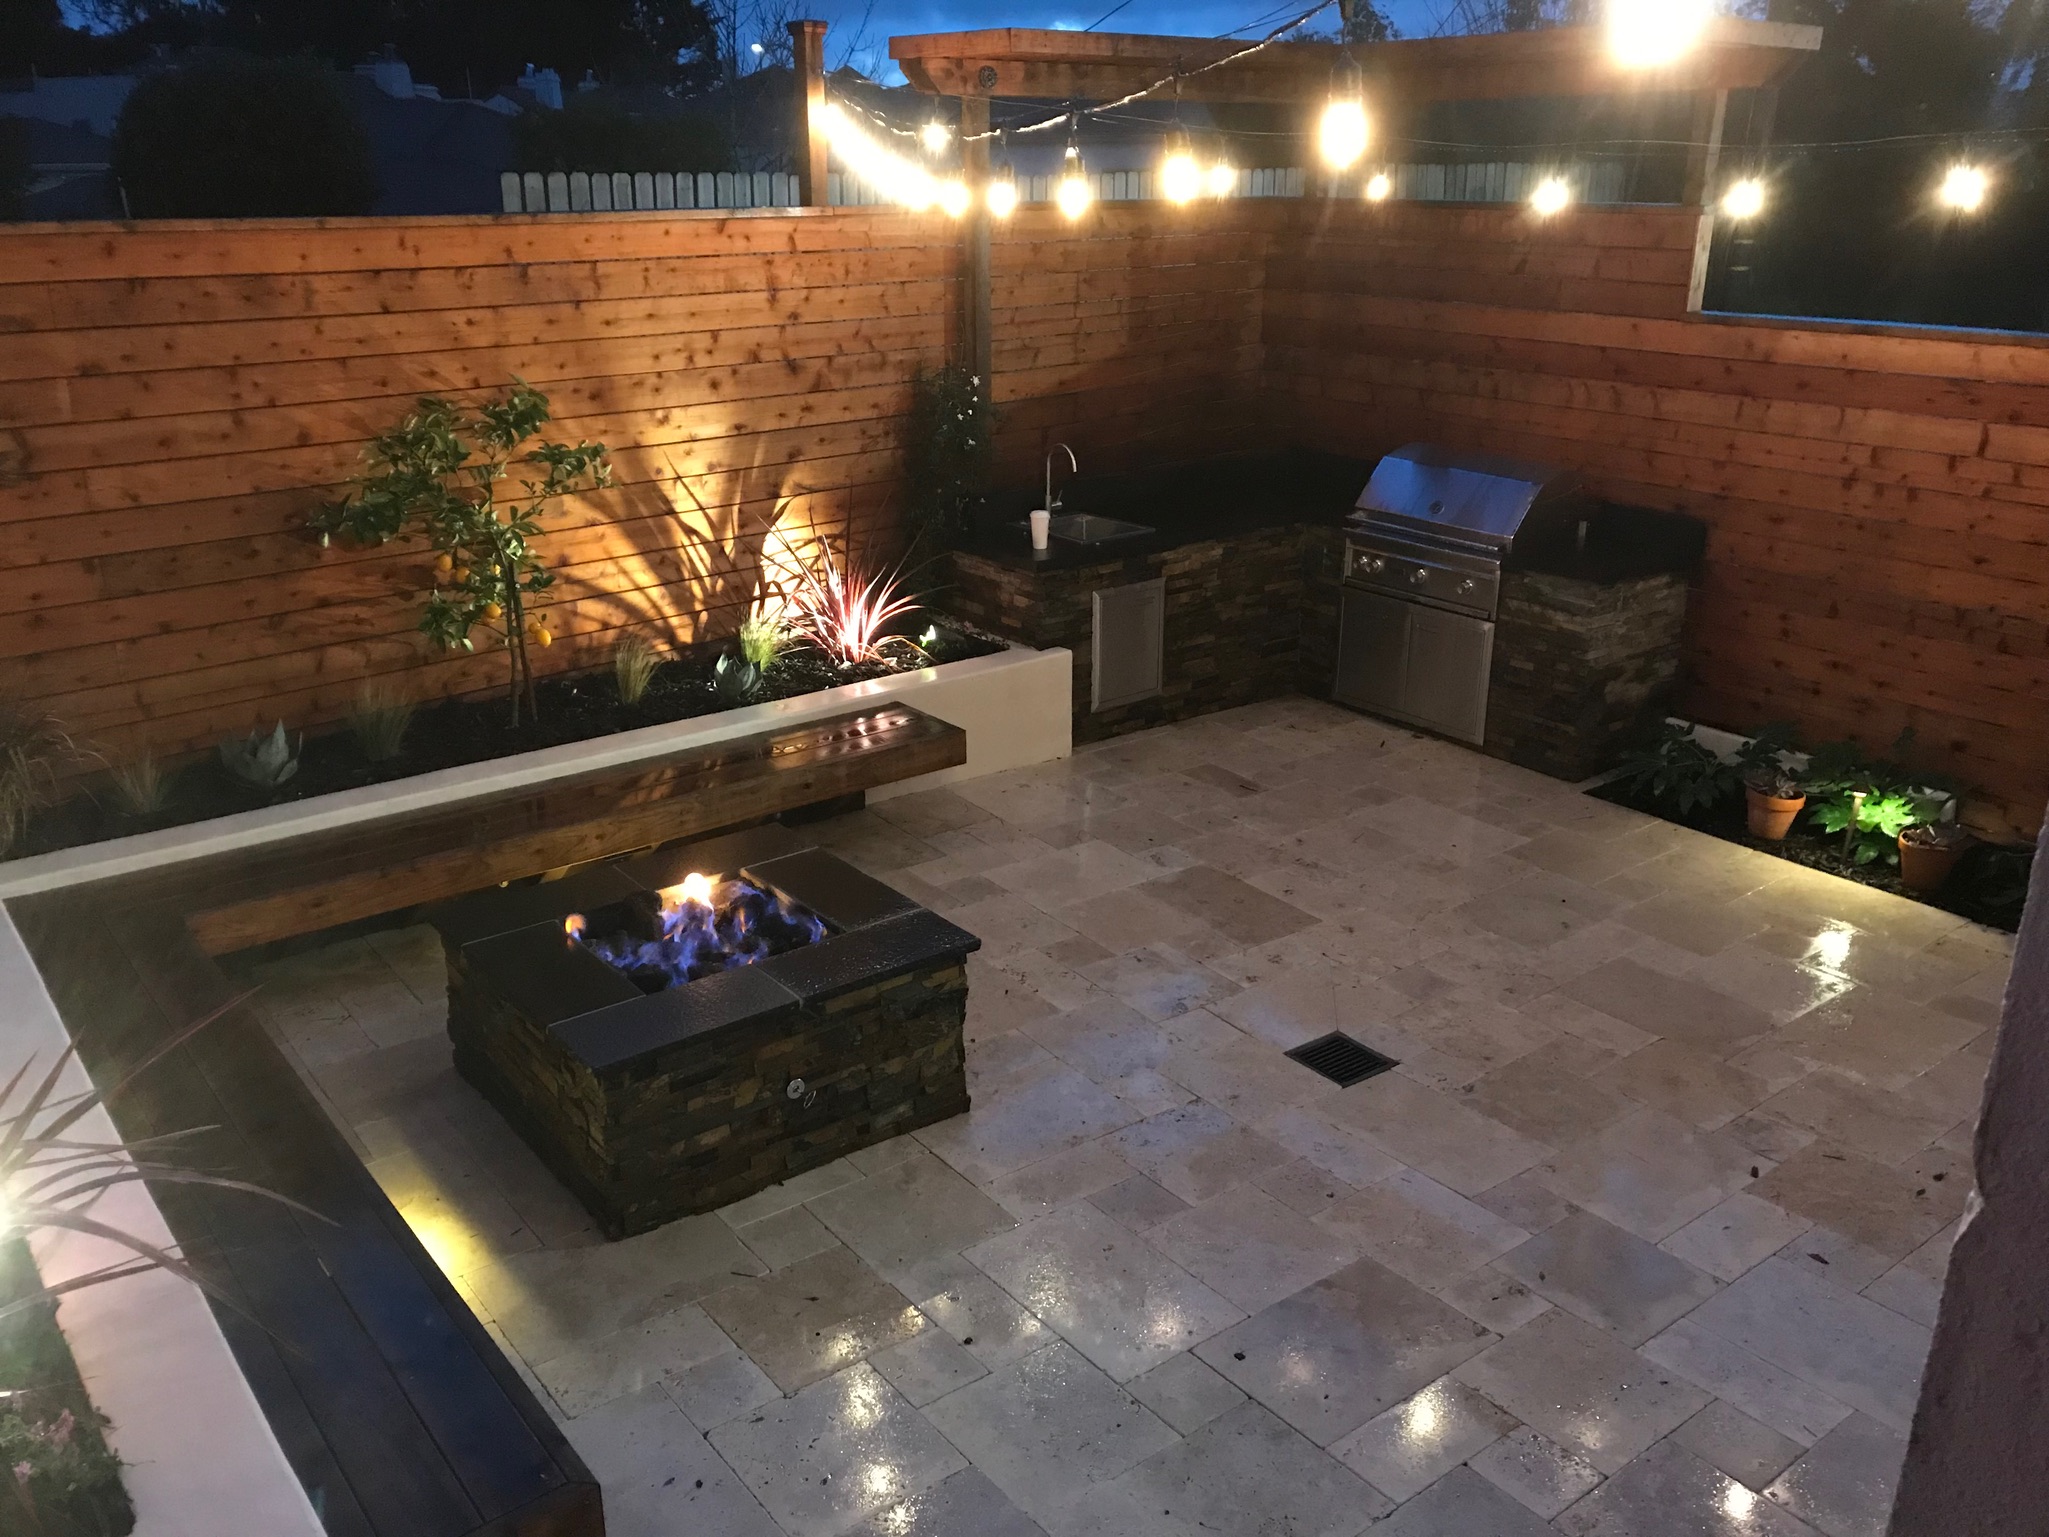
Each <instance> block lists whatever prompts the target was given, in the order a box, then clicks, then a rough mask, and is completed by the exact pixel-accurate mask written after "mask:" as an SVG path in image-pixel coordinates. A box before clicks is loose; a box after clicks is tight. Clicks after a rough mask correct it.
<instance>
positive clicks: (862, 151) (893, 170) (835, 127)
mask: <svg viewBox="0 0 2049 1537" xmlns="http://www.w3.org/2000/svg"><path fill="white" fill-rule="evenodd" d="M818 124H819V126H820V127H821V128H822V129H824V131H825V142H826V144H827V146H828V147H829V148H830V149H831V150H832V152H833V154H835V155H837V156H838V157H839V159H840V163H841V164H842V165H844V166H845V167H846V168H847V169H848V170H850V171H852V172H853V173H854V175H855V176H857V177H858V178H860V179H861V180H862V181H864V182H866V183H868V185H869V186H871V187H873V188H874V189H875V190H876V191H877V192H879V193H881V194H882V195H883V197H885V198H886V199H888V200H889V201H890V202H892V203H900V204H902V205H903V206H904V207H906V208H909V209H913V210H920V211H922V210H924V209H927V208H931V207H933V206H935V205H937V206H938V207H939V208H941V209H942V210H944V211H945V212H946V213H948V214H951V215H952V216H953V217H954V218H959V217H960V216H961V215H962V214H964V213H966V212H967V211H968V204H969V202H970V201H971V199H970V197H969V195H968V189H967V187H966V186H965V185H964V184H963V183H961V182H959V181H946V182H941V181H940V180H939V178H937V177H936V176H934V175H933V174H932V173H931V172H930V171H928V170H926V169H925V168H924V167H923V166H921V165H918V164H916V163H914V162H913V161H910V160H907V159H905V158H904V157H903V156H902V155H899V154H897V153H896V152H895V151H894V150H891V149H886V148H884V147H883V146H882V145H880V144H878V143H876V142H875V140H873V139H872V138H870V137H869V136H868V135H867V134H866V133H864V132H863V131H862V130H861V129H860V128H859V127H858V126H856V124H855V122H854V120H853V119H852V118H851V117H849V116H848V115H847V113H846V112H845V110H844V109H842V108H841V107H840V106H839V104H838V103H837V102H830V101H829V102H827V103H826V104H825V105H824V106H823V107H821V108H819V111H818Z"/></svg>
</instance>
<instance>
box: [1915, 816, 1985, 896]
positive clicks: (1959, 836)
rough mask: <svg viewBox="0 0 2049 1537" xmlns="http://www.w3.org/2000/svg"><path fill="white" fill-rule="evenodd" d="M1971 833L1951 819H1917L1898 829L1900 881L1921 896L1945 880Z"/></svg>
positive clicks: (1943, 883) (1935, 888)
mask: <svg viewBox="0 0 2049 1537" xmlns="http://www.w3.org/2000/svg"><path fill="white" fill-rule="evenodd" d="M1970 846H1971V835H1970V834H1969V833H1967V832H1965V831H1964V830H1963V829H1962V828H1961V827H1959V826H1958V825H1957V824H1956V823H1955V822H1953V821H1934V820H1930V821H1926V822H1916V823H1915V824H1914V825H1913V826H1911V827H1904V828H1901V829H1900V884H1901V885H1902V886H1905V887H1906V888H1907V890H1909V891H1912V892H1915V893H1918V894H1919V895H1922V896H1928V895H1932V894H1933V893H1935V892H1937V891H1940V890H1941V889H1942V888H1943V886H1944V885H1945V884H1947V883H1948V881H1949V878H1950V875H1951V873H1952V872H1953V871H1954V870H1955V869H1956V867H1957V861H1958V860H1959V859H1962V858H1963V857H1964V851H1965V850H1966V849H1968V848H1969V847H1970Z"/></svg>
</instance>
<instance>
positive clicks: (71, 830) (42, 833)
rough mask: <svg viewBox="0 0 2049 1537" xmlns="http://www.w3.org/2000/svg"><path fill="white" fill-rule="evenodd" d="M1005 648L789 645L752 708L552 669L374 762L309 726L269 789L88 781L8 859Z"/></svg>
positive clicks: (341, 736) (451, 707) (688, 682)
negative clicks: (140, 794)
mask: <svg viewBox="0 0 2049 1537" xmlns="http://www.w3.org/2000/svg"><path fill="white" fill-rule="evenodd" d="M1005 645H1006V643H1005V642H1003V641H1001V640H998V639H995V638H993V637H990V636H986V635H982V634H980V633H978V632H976V631H975V630H973V629H972V628H969V627H967V626H963V625H948V626H947V627H946V628H944V629H939V630H937V631H936V633H935V634H934V637H933V638H932V639H931V640H930V641H929V643H928V644H927V645H926V647H925V651H926V659H925V660H922V661H912V660H910V659H908V658H907V659H906V660H905V661H904V662H902V663H898V662H894V661H890V662H876V663H872V664H868V665H864V666H860V667H854V668H838V667H834V666H832V665H831V664H830V663H828V662H827V661H826V660H825V659H824V658H823V657H821V656H819V655H818V654H817V653H815V652H811V651H807V650H792V651H789V652H786V653H785V654H784V655H783V656H782V657H780V658H779V659H778V660H777V661H776V662H775V663H774V665H773V666H772V667H771V668H770V669H769V672H768V674H767V677H766V678H765V680H764V688H763V697H762V699H761V700H759V701H757V702H756V703H755V704H754V705H740V706H735V705H731V704H728V703H726V702H724V701H722V700H721V699H720V698H719V695H718V693H717V691H716V689H715V688H714V687H713V684H712V681H711V671H710V669H709V668H708V667H706V666H703V665H701V664H698V663H695V662H689V661H674V662H665V663H663V664H662V665H661V666H660V667H658V668H657V669H656V670H655V673H654V676H653V678H652V679H651V680H650V681H649V683H648V687H647V692H646V693H645V694H643V695H642V696H641V698H640V699H639V701H637V702H636V703H634V704H631V705H629V704H626V703H624V702H623V701H622V700H621V699H620V697H619V692H618V689H617V687H616V685H615V684H614V682H613V678H612V674H611V673H610V672H609V671H606V672H598V673H587V674H580V675H578V676H574V677H566V678H550V679H548V680H546V681H545V682H543V683H541V684H540V685H539V689H538V693H539V701H540V712H539V715H538V717H537V718H533V719H529V720H527V721H526V722H525V723H524V724H523V725H521V726H520V727H519V728H517V729H514V728H513V727H512V726H511V724H510V714H509V712H508V709H507V706H506V703H505V701H504V700H503V699H502V698H499V697H495V696H494V697H485V698H479V699H453V700H445V701H442V702H440V703H437V704H433V705H429V706H426V707H424V708H422V709H421V711H420V712H419V714H418V715H417V716H416V717H415V718H414V720H413V722H412V726H411V728H410V729H409V730H408V731H407V733H406V737H405V744H404V748H403V750H402V751H401V752H400V753H399V755H398V756H397V757H396V758H393V759H391V760H389V761H387V762H384V763H373V762H371V761H370V760H369V759H368V758H367V757H365V756H364V754H363V752H362V750H361V749H360V747H358V745H357V744H356V741H355V738H354V735H353V734H352V733H351V732H350V731H348V730H347V729H345V728H344V729H339V730H329V731H326V732H323V733H322V734H320V735H318V736H313V735H309V736H308V737H307V738H306V741H305V747H304V750H303V752H302V754H301V757H300V763H299V769H298V772H297V773H296V774H294V775H293V776H292V778H291V779H290V780H288V781H287V782H286V783H285V785H284V786H283V787H282V788H281V789H280V790H278V791H277V792H276V793H274V794H272V795H269V796H263V795H259V794H256V793H254V792H251V791H249V790H247V789H245V788H244V787H242V786H241V785H239V784H238V783H236V782H235V781H234V780H233V779H231V778H230V777H229V775H228V774H227V773H226V771H225V770H223V769H222V768H221V766H220V765H219V764H218V763H217V762H215V761H213V760H211V759H208V760H203V761H198V762H194V763H191V764H188V765H186V766H185V767H183V768H182V769H180V770H178V771H177V772H176V773H175V775H174V776H173V778H172V783H171V790H170V794H169V798H168V801H167V804H166V805H165V807H164V809H163V810H162V811H161V812H159V813H157V814H156V815H154V816H149V817H132V816H126V815H123V814H122V813H121V812H119V811H118V810H116V809H113V807H112V806H111V803H107V804H103V800H105V799H106V798H105V797H104V796H103V794H102V793H101V792H99V790H98V787H97V786H91V787H88V789H87V790H86V791H84V792H83V793H80V794H77V795H74V796H72V797H70V798H69V799H68V800H66V801H64V802H63V803H62V804H60V805H57V806H54V807H51V808H50V809H48V810H46V811H44V812H42V813H41V814H39V815H38V816H37V817H36V818H35V819H34V820H33V822H31V824H30V826H29V828H28V831H27V832H26V834H25V835H24V836H23V837H22V838H21V840H20V841H19V842H18V843H17V844H16V845H15V847H14V848H13V849H12V850H11V851H10V854H11V857H12V858H14V859H22V858H29V857H33V856H35V855H38V854H47V853H51V852H54V851H58V850H62V849H70V848H77V847H80V846H83V845H87V844H93V843H100V842H105V841H107V840H110V839H119V838H128V837H132V836H135V835H137V834H146V833H152V832H157V831H161V830H164V829H168V828H176V827H183V826H189V825H191V824H193V823H198V822H207V821H215V820H219V819H221V818H226V817H233V816H238V815H241V814H243V813H245V812H248V811H251V810H253V809H256V808H259V807H270V806H280V805H292V804H297V803H299V802H303V801H308V800H315V799H318V798H320V797H323V796H328V795H333V794H336V793H338V792H346V791H351V790H360V789H365V788H369V787H373V786H377V785H384V784H392V783H396V782H400V781H404V780H409V779H415V778H418V777H421V776H425V775H429V774H433V773H436V772H439V771H445V770H449V769H454V768H460V767H463V766H466V765H471V764H478V763H492V762H497V761H500V760H503V759H507V758H513V757H524V756H527V755H529V754H532V753H536V752H540V751H545V750H547V749H550V748H556V747H561V746H564V745H567V744H572V743H582V742H591V741H603V740H606V739H609V738H615V737H619V736H631V735H633V734H635V733H638V732H641V731H644V730H647V729H650V728H657V727H660V726H664V725H669V724H673V723H680V722H686V721H698V720H706V719H717V718H719V717H721V716H728V715H739V714H743V713H745V711H747V710H749V709H758V708H760V707H761V705H763V704H772V703H779V702H790V701H796V700H802V699H805V698H809V697H813V696H816V695H819V694H825V693H833V692H836V691H837V690H839V689H841V688H844V687H846V686H848V685H859V684H864V683H876V682H881V683H890V682H895V681H898V680H901V679H907V678H915V677H917V676H919V675H920V674H923V673H929V672H934V671H939V670H942V669H944V668H945V667H946V666H948V665H950V664H955V663H959V662H964V661H968V660H971V659H973V658H977V657H987V656H992V655H995V654H998V653H1000V652H1002V651H1003V650H1004V649H1005ZM262 724H263V727H264V728H265V729H267V728H268V726H269V722H268V721H264V722H263V723H262ZM287 724H289V723H287Z"/></svg>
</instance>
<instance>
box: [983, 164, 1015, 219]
mask: <svg viewBox="0 0 2049 1537" xmlns="http://www.w3.org/2000/svg"><path fill="white" fill-rule="evenodd" d="M983 196H984V198H985V199H986V201H987V202H988V204H989V212H990V213H991V214H993V215H995V216H996V217H997V218H999V219H1007V218H1009V217H1010V216H1011V215H1012V214H1014V213H1016V212H1017V178H1016V177H1015V176H1013V175H1011V174H1010V173H1009V172H1008V171H1005V172H1004V173H1003V174H1002V175H1000V176H997V177H995V178H993V179H992V180H991V181H990V183H989V186H988V189H987V191H986V192H985V193H984V194H983Z"/></svg>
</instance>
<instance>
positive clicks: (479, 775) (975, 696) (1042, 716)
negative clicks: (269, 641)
mask: <svg viewBox="0 0 2049 1537" xmlns="http://www.w3.org/2000/svg"><path fill="white" fill-rule="evenodd" d="M1073 677H1074V663H1073V658H1072V657H1071V656H1070V655H1069V654H1068V653H1067V652H1066V651H1063V650H1057V649H1056V650H1051V651H1033V650H1031V649H1029V648H1027V647H1023V646H1014V647H1012V648H1011V649H1010V650H1008V651H999V652H997V653H996V654H995V655H993V656H979V657H974V658H971V659H970V660H968V661H965V662H948V663H946V664H945V665H944V666H939V667H927V668H923V669H921V670H920V671H917V672H907V673H900V674H898V675H897V676H895V677H893V678H878V679H875V680H873V681H871V682H867V683H849V684H845V685H843V686H841V687H839V688H830V689H823V690H820V691H819V692H818V693H815V694H802V695H799V696H798V697H797V698H795V699H778V700H774V701H772V702H770V703H768V704H757V705H749V706H747V707H746V708H745V709H741V710H725V711H722V712H720V713H719V714H716V715H705V716H698V717H697V718H695V719H692V720H683V721H673V722H671V723H669V724H668V725H663V726H647V727H643V728H642V729H640V730H638V731H622V732H618V733H616V734H615V735H612V736H604V737H596V738H594V739H592V740H591V741H588V742H571V743H568V744H567V745H565V746H562V747H550V748H545V749H543V750H542V751H540V752H530V753H519V754H516V755H514V756H512V757H509V758H496V759H493V760H491V761H490V762H487V763H473V764H467V765H465V766H464V767H462V768H453V769H441V770H439V771H437V772H435V773H432V774H418V775H415V776H413V777H412V778H410V779H397V780H393V781H391V782H390V783H388V784H381V785H367V786H365V787H364V788H362V789H360V790H342V791H338V792H337V793H335V794H333V795H320V796H314V797H311V798H309V799H307V800H303V801H293V802H291V803H289V804H287V805H282V806H266V807H264V808H262V809H261V810H258V811H244V812H238V813H236V814H235V815H234V816H226V817H215V818H214V819H212V820H211V821H206V822H193V823H190V824H188V825H186V826H183V827H169V828H165V829H163V830H162V831H161V832H153V833H139V834H137V835H136V836H134V837H132V838H111V839H108V840H107V841H106V842H104V843H92V844H87V845H85V846H84V847H82V848H75V849H63V850H60V851H59V852H57V853H54V854H38V855H35V856H33V857H31V858H28V859H17V860H13V861H11V862H9V863H7V864H0V898H6V897H18V896H26V895H28V894H30V893H32V892H38V891H50V890H54V889H57V888H60V887H64V886H75V885H80V884H83V883H84V882H87V881H96V880H105V879H107V878H109V877H111V876H117V875H132V874H134V873H135V872H137V871H139V870H151V869H158V868H161V867H163V866H165V865H172V864H180V863H183V862H184V861H186V860H189V859H200V858H204V857H206V856H208V855H211V854H224V853H228V852H230V851H232V850H235V849H246V848H253V847H257V846H259V845H262V844H265V843H276V842H279V841H281V840H283V839H286V838H296V837H299V836H301V835H303V834H306V833H310V832H323V831H327V830H329V829H333V828H338V827H348V826H350V825H352V824H355V823H358V822H365V821H371V820H374V819H375V818H378V817H383V816H390V815H393V814H394V813H399V812H410V811H426V810H431V809H432V808H434V807H436V806H445V805H448V804H450V803H452V802H455V801H461V800H466V799H468V798H470V797H472V796H476V795H487V794H491V793H494V792H497V791H503V790H516V789H525V788H529V787H531V786H534V785H540V784H546V783H547V782H549V781H550V780H554V779H563V778H568V777H570V776H573V775H576V774H587V773H590V772H591V771H593V770H595V769H609V768H627V767H630V766H631V765H633V764H635V763H638V762H642V761H645V760H647V759H649V758H656V757H660V756H662V755H663V754H665V753H671V752H674V751H676V750H678V749H679V748H684V747H690V746H695V745H697V744H700V743H707V742H722V741H727V740H729V739H731V738H733V737H738V736H748V735H751V734H752V733H754V732H757V731H765V730H769V729H772V728H774V727H777V726H786V725H794V724H796V723H798V722H801V721H807V720H817V719H819V718H821V717H823V716H827V715H838V714H841V713H843V712H845V711H847V710H853V709H858V708H860V707H861V706H862V705H868V704H879V703H881V702H882V701H884V700H891V699H894V700H900V701H902V702H903V703H904V704H908V705H913V706H915V707H916V708H918V709H920V710H923V711H925V712H926V713H927V714H928V715H934V716H937V717H938V718H939V719H940V720H943V721H946V722H948V723H950V724H952V725H955V726H959V727H961V728H962V729H963V730H965V731H966V732H967V734H968V761H967V762H966V763H965V764H964V765H962V766H961V767H960V768H954V769H944V770H942V771H940V772H939V773H936V774H926V775H923V776H921V777H919V778H917V779H911V780H905V781H904V782H903V783H902V784H896V785H889V786H885V787H884V788H883V789H880V790H877V791H875V792H873V794H874V798H875V799H877V800H882V799H886V798H888V797H890V796H895V795H905V794H909V793H910V792H912V791H914V790H922V789H927V788H929V787H931V786H933V785H939V784H946V783H949V782H952V781H954V780H959V779H969V778H975V777H977V776H979V775H983V774H994V773H997V772H999V771H1001V770H1003V769H1012V768H1023V767H1024V766H1025V765H1027V764H1031V763H1044V762H1047V761H1049V760H1050V759H1054V758H1064V757H1066V756H1067V755H1068V754H1069V753H1070V752H1071V751H1073V744H1074V732H1073V726H1074V718H1073V713H1072V711H1073V705H1072V699H1073Z"/></svg>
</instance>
